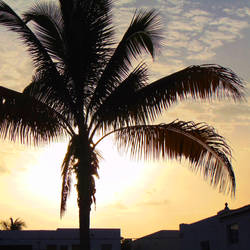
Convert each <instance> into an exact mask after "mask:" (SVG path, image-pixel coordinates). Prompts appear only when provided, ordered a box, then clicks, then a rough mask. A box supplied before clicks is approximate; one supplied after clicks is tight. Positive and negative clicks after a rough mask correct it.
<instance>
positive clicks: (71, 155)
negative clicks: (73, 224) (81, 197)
mask: <svg viewBox="0 0 250 250" xmlns="http://www.w3.org/2000/svg"><path fill="white" fill-rule="evenodd" d="M74 142H75V140H74V139H71V140H70V142H69V145H68V149H67V152H66V154H65V157H64V160H63V163H62V166H61V170H62V173H61V175H62V191H61V209H60V216H61V217H62V216H63V215H64V213H65V211H66V204H67V199H68V197H69V194H70V192H71V184H72V180H71V176H72V171H73V167H74V164H76V162H75V161H76V159H75V151H76V146H77V145H76V144H75V143H74Z"/></svg>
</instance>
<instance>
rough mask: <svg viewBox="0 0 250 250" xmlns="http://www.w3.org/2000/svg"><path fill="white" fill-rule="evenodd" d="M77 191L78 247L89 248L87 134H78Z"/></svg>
mask: <svg viewBox="0 0 250 250" xmlns="http://www.w3.org/2000/svg"><path fill="white" fill-rule="evenodd" d="M79 139H80V143H79V148H78V149H79V152H78V153H79V154H78V160H79V162H78V163H79V164H78V167H77V171H76V174H77V191H78V206H79V226H80V249H81V250H90V229H89V227H90V210H91V153H90V145H89V142H88V139H87V136H86V134H85V136H81V135H80V136H79Z"/></svg>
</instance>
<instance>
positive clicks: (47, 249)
mask: <svg viewBox="0 0 250 250" xmlns="http://www.w3.org/2000/svg"><path fill="white" fill-rule="evenodd" d="M90 238H91V249H92V250H120V249H121V247H120V240H121V236H120V229H91V231H90ZM79 249H80V247H79V230H78V229H66V228H65V229H60V228H59V229H57V230H24V231H0V250H79Z"/></svg>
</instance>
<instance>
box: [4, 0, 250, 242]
mask: <svg viewBox="0 0 250 250" xmlns="http://www.w3.org/2000/svg"><path fill="white" fill-rule="evenodd" d="M6 2H7V3H8V4H10V5H11V6H12V7H14V8H15V10H18V11H20V10H23V8H25V7H26V6H30V4H31V3H34V2H35V1H34V0H19V1H17V2H18V3H17V2H16V1H14V0H10V1H6ZM147 2H148V1H137V2H136V6H135V4H134V3H133V1H129V0H127V1H117V3H116V5H115V10H114V12H115V20H116V22H117V23H118V24H119V25H120V26H119V27H121V28H120V29H119V32H120V30H124V28H125V25H126V24H129V19H130V18H131V15H132V14H131V13H132V12H133V10H134V8H135V7H150V8H151V7H152V6H150V4H151V2H150V1H149V3H147ZM199 2H200V1H192V2H188V1H187V2H186V3H185V4H184V3H183V1H181V0H180V1H178V0H176V1H172V0H164V1H163V0H162V1H158V2H157V4H154V7H155V8H157V9H159V10H160V12H161V13H162V20H163V24H164V35H165V36H166V40H165V44H166V45H165V47H164V49H162V53H161V55H160V56H158V57H157V58H156V60H155V62H154V64H153V65H150V69H151V70H152V71H151V73H152V74H151V78H152V79H155V78H158V77H161V76H164V75H167V74H170V73H172V72H174V71H177V70H180V69H182V68H184V67H186V66H188V65H191V64H203V63H219V64H221V65H223V66H226V67H230V68H231V69H232V70H234V71H235V72H236V73H237V74H238V75H239V76H240V77H242V78H243V79H244V81H245V82H246V87H247V91H248V92H247V95H246V100H247V102H244V103H240V104H239V103H237V104H234V103H233V102H232V101H228V100H226V101H222V102H213V103H209V102H207V103H201V102H197V103H192V102H191V101H186V102H184V103H181V104H178V105H176V106H174V107H172V108H171V109H170V110H168V111H167V112H166V113H164V115H163V116H162V117H160V118H159V120H158V122H164V121H165V122H170V121H172V120H175V119H177V118H178V119H180V120H186V121H189V120H193V121H196V122H197V121H201V122H204V121H205V122H207V123H208V124H210V125H212V126H214V127H215V128H216V130H217V131H218V133H220V134H221V135H222V136H224V137H225V138H227V141H228V143H229V144H230V145H231V147H232V150H233V157H234V159H233V167H234V170H235V174H236V182H237V190H236V197H235V198H234V199H231V198H230V196H227V195H224V194H220V193H218V190H217V189H214V188H211V187H210V186H209V185H208V183H206V182H205V181H204V180H203V179H202V177H201V176H200V175H199V174H194V173H192V172H190V171H189V170H188V164H187V162H185V161H182V162H173V161H167V162H137V161H133V160H131V159H130V158H129V156H125V155H121V154H119V153H118V152H117V150H116V146H115V144H113V143H112V140H111V139H107V140H105V141H103V142H102V143H101V144H100V148H99V149H100V150H101V152H102V153H103V156H104V158H105V159H104V160H103V161H101V163H100V180H97V206H96V209H95V207H94V206H93V209H92V213H91V226H92V227H101V228H106V227H108V228H110V227H115V228H121V231H122V236H124V237H133V238H136V237H140V236H143V235H146V234H149V233H153V232H155V231H158V230H162V229H178V227H179V224H180V223H191V222H194V221H196V220H200V219H202V218H205V217H208V216H212V215H214V214H216V213H217V212H218V211H219V210H221V209H223V208H224V203H225V202H226V201H227V202H228V203H229V207H230V208H237V207H240V206H244V205H247V204H249V203H250V197H249V190H250V182H249V174H250V167H249V159H248V158H249V155H250V144H249V142H250V104H249V99H250V98H249V89H250V84H249V82H250V73H249V68H250V59H249V58H250V43H249V40H250V29H249V27H250V3H249V1H245V0H239V1H237V3H235V2H234V1H232V2H231V1H230V2H228V1H227V0H223V1H220V3H216V1H210V2H209V6H208V5H206V4H205V3H204V4H201V3H199ZM214 7H215V9H216V11H213V10H214ZM119 35H120V33H118V35H117V36H119ZM149 63H152V62H151V61H149ZM31 76H32V65H31V61H30V59H29V57H28V56H27V53H26V52H25V50H24V48H23V47H22V46H21V43H20V41H18V40H17V39H16V37H15V36H14V35H13V34H12V33H10V32H6V30H3V29H1V30H0V85H2V86H6V87H9V88H13V89H15V90H18V91H21V90H22V89H23V88H24V87H25V85H26V84H28V83H29V81H30V79H31ZM66 145H67V144H66V140H63V139H62V141H61V142H58V143H56V144H53V145H50V146H48V145H43V146H42V147H40V148H32V147H30V146H25V145H19V144H14V143H9V142H6V141H0V146H1V147H0V194H1V196H0V197H1V200H0V211H1V213H0V214H1V218H0V219H8V218H9V217H10V216H12V217H14V218H17V217H20V218H21V219H23V220H24V221H25V222H26V224H27V225H28V229H56V228H58V227H77V226H78V210H77V204H76V193H75V192H73V193H72V195H71V198H70V200H69V203H68V209H67V212H66V214H65V216H64V218H63V219H62V220H60V216H59V207H60V188H61V180H60V165H61V162H62V159H63V156H64V152H65V150H66Z"/></svg>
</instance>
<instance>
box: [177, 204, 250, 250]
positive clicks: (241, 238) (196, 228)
mask: <svg viewBox="0 0 250 250" xmlns="http://www.w3.org/2000/svg"><path fill="white" fill-rule="evenodd" d="M180 238H181V241H180V242H181V248H180V249H181V250H249V249H250V205H248V206H244V207H241V208H239V209H234V210H230V209H229V208H228V206H227V203H226V206H225V209H224V210H222V211H220V212H218V213H217V215H215V216H212V217H209V218H206V219H204V220H201V221H198V222H195V223H192V224H181V225H180Z"/></svg>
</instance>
